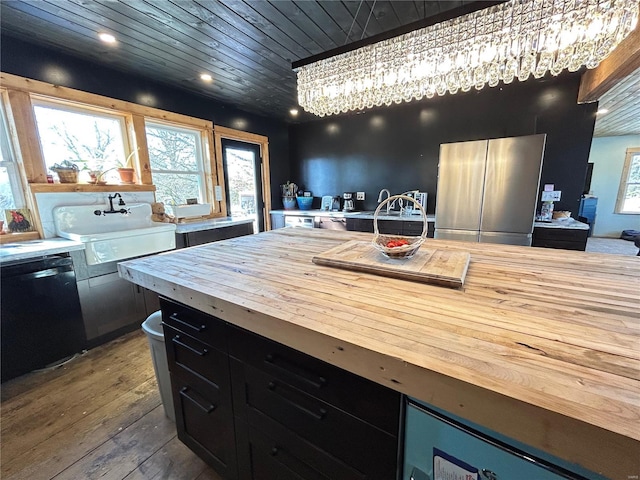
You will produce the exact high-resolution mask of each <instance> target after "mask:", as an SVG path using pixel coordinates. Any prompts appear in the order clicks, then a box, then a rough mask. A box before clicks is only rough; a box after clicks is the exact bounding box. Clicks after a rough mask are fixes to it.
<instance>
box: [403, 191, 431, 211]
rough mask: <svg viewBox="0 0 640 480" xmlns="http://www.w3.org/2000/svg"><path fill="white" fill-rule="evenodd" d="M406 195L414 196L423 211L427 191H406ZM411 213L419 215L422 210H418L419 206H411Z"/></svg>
mask: <svg viewBox="0 0 640 480" xmlns="http://www.w3.org/2000/svg"><path fill="white" fill-rule="evenodd" d="M407 196H408V197H412V198H414V199H415V201H416V202H418V203H419V204H420V206H421V207H422V208H424V210H425V211H426V210H427V192H412V193H408V194H407ZM411 214H412V215H421V214H422V212H420V209H419V208H412V209H411Z"/></svg>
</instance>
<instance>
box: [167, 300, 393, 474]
mask: <svg viewBox="0 0 640 480" xmlns="http://www.w3.org/2000/svg"><path fill="white" fill-rule="evenodd" d="M161 307H162V316H163V324H164V330H165V338H166V341H165V345H166V348H167V358H168V363H169V370H170V372H171V383H172V392H173V398H174V404H175V408H176V411H175V414H176V427H177V431H178V438H180V440H182V441H183V443H185V444H186V445H187V446H189V447H190V448H191V449H192V450H193V451H194V452H195V453H197V454H198V455H199V456H200V457H201V458H202V459H203V460H205V461H206V462H207V463H209V464H210V465H211V466H212V467H214V468H215V469H216V471H218V472H219V473H220V474H221V475H223V476H224V477H225V478H227V479H240V480H249V479H255V480H269V479H274V480H275V479H279V478H289V477H288V476H285V477H281V475H284V474H285V473H288V475H291V474H292V472H293V473H295V475H296V476H292V477H291V478H301V479H315V478H329V479H331V480H342V479H345V480H356V479H371V480H376V479H377V480H390V479H394V478H396V475H397V472H398V455H399V441H398V438H399V431H400V418H401V395H400V394H399V393H398V392H395V391H393V390H391V389H388V388H385V387H382V386H380V385H377V384H375V383H373V382H371V381H369V380H365V379H363V378H361V377H358V376H356V375H353V374H351V373H349V372H346V371H344V370H341V369H339V368H336V367H334V366H332V365H329V364H327V363H325V362H321V361H319V360H316V359H314V358H312V357H309V356H308V355H305V354H303V353H301V352H297V351H295V350H292V349H290V348H288V347H286V346H284V345H281V344H278V343H276V342H272V341H270V340H268V339H266V338H264V337H261V336H258V335H254V334H252V333H250V332H247V331H245V330H243V329H240V328H238V327H234V326H232V325H229V324H227V323H226V322H224V321H222V320H220V319H217V318H215V317H213V316H210V315H206V314H204V313H202V312H198V311H196V310H193V309H191V308H189V307H186V306H184V305H181V304H178V303H176V302H173V301H170V300H168V299H165V298H161Z"/></svg>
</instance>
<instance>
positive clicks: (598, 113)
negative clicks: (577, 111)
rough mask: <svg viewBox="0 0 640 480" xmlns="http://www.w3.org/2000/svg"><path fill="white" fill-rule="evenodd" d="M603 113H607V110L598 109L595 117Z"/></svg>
mask: <svg viewBox="0 0 640 480" xmlns="http://www.w3.org/2000/svg"><path fill="white" fill-rule="evenodd" d="M605 113H609V110H607V109H606V108H600V109H598V111H597V112H596V115H604V114H605Z"/></svg>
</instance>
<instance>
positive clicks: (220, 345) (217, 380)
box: [160, 298, 238, 479]
mask: <svg viewBox="0 0 640 480" xmlns="http://www.w3.org/2000/svg"><path fill="white" fill-rule="evenodd" d="M160 305H161V308H162V322H163V327H164V338H165V348H166V351H167V362H168V365H169V373H170V377H171V391H172V396H173V403H174V407H175V418H176V430H177V432H178V438H179V439H180V440H181V441H182V442H183V443H184V444H185V445H187V446H188V447H189V448H190V449H191V450H193V451H194V452H195V453H197V454H198V456H200V458H202V459H203V460H204V461H206V462H207V463H208V464H209V465H211V466H212V467H213V468H214V469H215V470H216V471H217V472H218V473H220V474H221V475H223V476H224V477H225V478H227V479H237V478H238V469H237V458H236V445H235V427H234V418H233V409H232V402H231V379H230V373H229V356H228V353H227V351H226V341H225V339H224V336H223V333H224V330H223V329H224V325H223V324H222V322H221V321H220V320H218V319H216V318H214V317H211V316H208V315H205V314H203V313H200V312H197V311H195V310H193V309H190V308H188V307H185V306H184V305H180V304H177V303H175V302H172V301H169V300H167V299H165V298H160Z"/></svg>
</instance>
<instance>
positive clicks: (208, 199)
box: [144, 118, 217, 208]
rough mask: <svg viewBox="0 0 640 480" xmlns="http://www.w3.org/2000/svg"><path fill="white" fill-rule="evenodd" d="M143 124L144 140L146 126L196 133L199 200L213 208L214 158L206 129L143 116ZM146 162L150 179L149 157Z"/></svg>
mask: <svg viewBox="0 0 640 480" xmlns="http://www.w3.org/2000/svg"><path fill="white" fill-rule="evenodd" d="M144 124H145V140H146V132H147V131H146V127H147V126H151V127H156V128H166V129H168V130H169V129H173V130H176V131H183V132H186V133H196V134H197V136H198V141H197V142H196V148H197V150H198V153H199V156H200V158H199V159H197V163H198V168H199V170H198V172H197V174H198V177H199V182H200V183H201V185H200V188H201V191H202V194H203V196H204V198H202V199H199V200H201V201H203V202H204V203H209V204H211V205H212V206H213V207H214V208H215V207H216V203H217V202H216V201H215V198H214V195H213V183H212V182H211V172H212V164H213V162H214V159H213V158H211V155H210V154H209V152H210V149H209V148H208V136H209V134H208V132H207V130H206V129H202V128H196V127H193V126H189V125H184V124H177V123H174V122H167V121H162V120H159V119H156V118H145V121H144ZM147 155H149V148H148V145H147ZM148 164H149V173H150V174H151V179H153V173H154V169H153V168H151V159H149V162H148ZM155 170H156V173H162V174H167V173H169V174H170V173H175V174H176V175H181V174H191V175H193V172H179V171H172V170H158V169H155ZM156 201H163V199H157V198H156Z"/></svg>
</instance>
